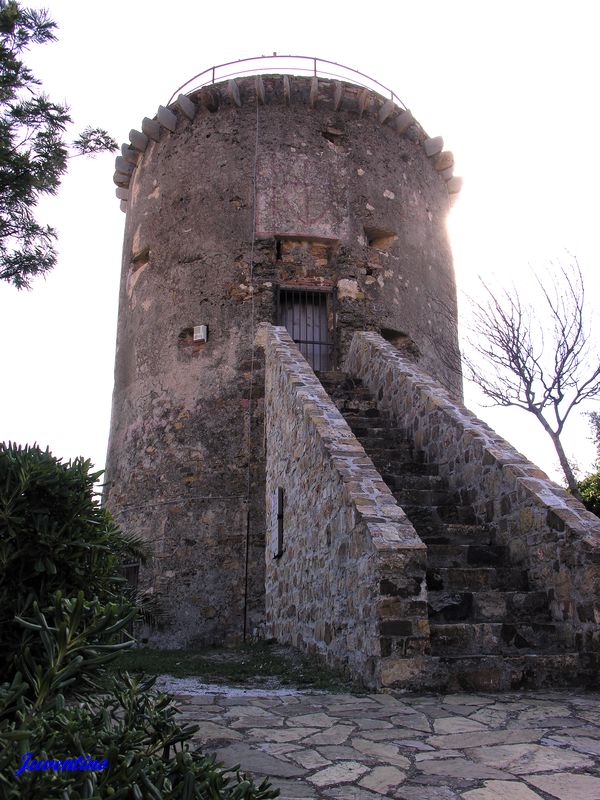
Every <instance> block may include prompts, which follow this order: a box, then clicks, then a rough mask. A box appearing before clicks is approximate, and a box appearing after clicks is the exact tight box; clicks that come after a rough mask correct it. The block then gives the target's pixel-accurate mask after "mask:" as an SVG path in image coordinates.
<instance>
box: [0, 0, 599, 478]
mask: <svg viewBox="0 0 600 800" xmlns="http://www.w3.org/2000/svg"><path fill="white" fill-rule="evenodd" d="M24 4H25V5H29V6H34V7H44V6H45V5H47V4H46V3H38V2H36V0H33V1H32V2H30V3H27V2H25V3H24ZM50 10H51V14H52V17H53V18H54V19H55V21H56V22H57V23H58V26H59V30H58V35H59V41H58V42H57V43H54V44H49V45H44V46H41V47H36V48H34V49H33V50H32V51H31V54H30V56H29V57H28V58H27V59H26V61H27V63H29V64H30V65H31V66H32V67H33V69H34V72H35V73H36V74H37V75H38V77H39V78H41V79H42V81H43V85H44V88H45V90H46V91H47V92H48V94H49V95H50V97H51V98H52V99H55V100H61V101H64V100H66V101H67V102H68V103H69V105H70V106H71V111H72V116H73V118H74V120H75V122H76V125H75V126H74V130H73V136H74V135H75V134H76V132H77V131H78V130H81V129H82V128H83V127H85V125H87V124H92V125H100V126H102V127H105V128H107V129H108V130H109V131H110V133H111V134H112V135H113V136H114V137H115V138H116V139H117V141H118V142H119V143H121V142H123V141H127V138H128V132H129V130H130V128H138V129H139V128H140V126H141V120H142V118H143V117H144V116H149V117H152V116H153V115H154V113H155V112H156V109H157V107H158V105H159V104H161V103H163V104H164V103H165V102H166V101H167V100H168V98H169V97H170V95H171V93H172V92H173V91H174V89H176V88H177V86H179V85H180V84H181V83H183V82H184V81H185V80H186V79H188V78H190V77H192V76H193V75H194V74H196V73H198V72H200V71H202V70H203V69H205V68H206V67H209V66H211V65H212V64H220V63H223V62H225V61H230V60H235V59H238V58H244V57H248V56H254V55H260V54H263V53H264V54H271V53H272V52H273V51H277V52H278V53H298V54H302V55H316V56H320V57H322V58H327V59H330V60H332V61H337V62H340V63H342V64H347V65H348V66H351V67H354V68H356V69H358V70H361V71H362V72H366V73H367V74H369V75H372V76H373V77H374V78H376V79H377V80H379V81H381V82H382V83H383V84H385V85H387V86H390V87H391V88H392V89H394V91H395V92H396V93H397V94H398V95H399V96H400V97H401V98H402V99H403V101H404V102H405V104H406V105H407V106H408V107H409V108H410V109H411V110H412V111H413V113H414V115H415V116H416V118H417V119H418V120H419V121H420V122H421V124H422V125H423V126H424V128H425V129H426V130H427V132H428V133H429V135H431V136H436V135H442V136H443V137H444V140H445V146H446V148H447V149H451V150H452V151H453V152H454V154H455V159H456V169H455V174H458V175H462V176H463V177H464V188H463V191H462V193H461V196H460V198H459V200H458V202H457V203H456V205H455V207H454V209H453V211H452V212H451V217H450V220H449V228H450V232H451V236H452V243H453V249H454V258H455V269H456V273H457V279H458V283H459V287H460V288H461V289H462V290H464V291H467V292H468V293H471V294H472V293H473V291H474V287H475V284H476V277H477V275H478V274H482V275H484V276H485V277H486V278H488V279H489V277H490V276H491V275H492V274H496V275H497V276H498V277H499V279H500V280H501V281H503V282H507V283H508V282H510V281H513V280H517V281H518V280H519V278H520V276H522V275H523V273H524V270H525V269H526V268H527V265H528V264H534V265H536V266H537V267H538V268H539V269H542V270H543V267H544V265H545V264H546V263H547V262H548V260H549V259H552V258H554V259H556V258H560V257H561V256H562V255H563V254H564V252H565V250H569V251H571V252H572V253H574V254H576V255H577V256H578V258H579V261H580V264H581V267H582V269H583V272H584V276H585V279H586V288H587V295H588V299H589V300H591V301H593V302H597V298H598V297H599V296H600V293H599V288H600V278H599V274H598V269H597V265H598V263H599V256H600V243H599V242H598V228H599V226H598V218H599V212H600V194H599V192H600V157H599V155H598V152H597V150H598V146H597V138H598V134H599V130H598V129H599V123H600V104H599V103H598V80H599V76H600V48H598V45H597V41H596V34H597V28H598V21H597V5H596V4H595V3H593V2H589V0H585V1H584V2H582V1H579V2H578V0H569V2H568V3H567V2H566V0H565V2H552V0H546V1H545V2H537V0H535V1H534V0H519V2H515V1H514V0H504V2H502V3H484V2H477V0H472V2H467V1H466V0H452V2H448V0H445V2H436V0H428V2H420V3H419V2H416V1H415V0H411V1H410V2H407V0H396V1H395V2H380V3H378V4H371V5H370V6H365V5H363V4H360V5H359V4H352V3H349V2H343V3H342V2H329V3H326V2H313V0H304V1H303V2H301V3H285V4H284V3H280V2H277V3H276V2H255V3H248V2H239V0H233V1H232V0H230V2H228V3H227V4H226V5H223V4H218V3H199V2H184V0H170V2H168V3H165V2H160V3H158V2H154V1H153V0H144V2H141V0H129V2H127V3H124V2H121V1H120V0H119V2H116V0H106V2H104V3H102V4H101V5H100V6H98V5H96V4H91V3H88V2H82V0H54V2H52V3H51V4H50ZM113 163H114V156H102V157H98V158H96V159H95V160H88V159H82V158H78V159H75V160H74V161H73V162H72V164H71V168H70V172H69V174H68V176H67V177H66V178H65V179H64V181H63V184H62V187H61V190H60V192H59V194H58V196H57V197H54V198H50V199H49V200H48V201H45V202H44V203H43V205H42V206H40V214H39V218H40V219H42V220H43V221H45V222H49V223H50V224H52V225H54V226H55V227H56V228H57V229H58V232H59V253H60V255H59V263H58V265H57V267H56V268H55V270H54V271H53V272H52V273H50V274H49V276H48V277H47V279H46V280H44V279H38V280H37V281H36V282H35V284H34V288H33V290H32V291H30V292H20V293H18V292H17V291H16V290H15V289H13V288H12V287H9V286H7V285H3V286H0V335H1V336H2V340H3V341H4V347H3V349H2V351H3V357H2V361H3V371H2V375H3V390H2V392H0V440H1V439H7V440H8V439H11V440H13V441H17V442H20V443H25V442H29V443H31V442H33V441H37V442H38V443H39V444H41V445H43V446H46V445H49V446H50V448H51V449H52V450H53V452H54V453H55V455H59V456H63V457H65V458H68V457H74V456H76V455H79V454H83V455H85V456H86V457H89V458H91V459H92V461H93V462H94V463H95V464H96V465H97V466H98V467H99V468H100V467H102V466H103V464H104V458H105V452H106V442H107V437H108V427H109V419H110V405H111V393H112V381H113V362H114V344H115V330H116V315H117V295H118V283H119V273H120V262H121V243H122V236H123V224H124V218H125V217H124V215H123V214H122V213H121V212H120V211H119V203H118V201H117V199H116V198H115V196H114V188H115V187H114V185H113V183H112V173H113V169H114V167H113ZM590 305H591V304H590ZM594 325H595V327H596V330H598V315H597V314H596V317H595V320H594ZM476 401H477V398H476V396H475V395H474V393H473V390H471V389H469V387H467V403H468V405H469V406H470V407H471V408H472V409H473V410H475V411H476V413H478V414H479V415H480V416H481V417H483V418H484V419H485V420H486V421H488V422H489V424H491V425H492V426H493V427H494V428H496V430H497V431H498V432H499V433H501V434H502V435H503V436H505V437H506V438H508V439H509V440H510V441H511V442H512V443H513V444H514V445H515V446H516V447H517V448H518V449H520V450H521V451H522V452H524V453H525V454H526V455H527V456H528V457H530V458H531V459H532V460H534V461H535V462H536V463H538V464H539V465H540V466H541V467H542V468H543V469H545V470H546V471H548V472H549V473H551V474H552V475H553V476H555V477H556V476H557V475H558V473H557V472H556V465H557V459H556V456H555V455H554V453H553V450H552V449H551V445H550V444H549V443H546V441H545V434H543V432H542V431H541V429H540V432H539V433H538V431H537V430H536V425H537V423H536V422H535V421H534V420H533V418H530V417H529V415H526V414H525V412H519V411H514V412H513V411H507V410H504V409H500V410H490V409H483V410H482V409H481V408H480V407H479V406H478V405H477V402H476ZM595 407H596V408H598V405H596V406H595ZM588 436H589V428H588V425H587V423H586V422H585V420H583V419H579V420H577V419H574V421H573V423H572V425H571V426H570V428H568V429H567V435H566V438H565V441H566V449H567V451H568V453H569V454H570V455H571V456H572V457H574V458H575V459H576V460H577V461H578V463H579V464H580V465H581V467H582V468H584V470H585V469H587V468H589V467H590V465H591V461H592V460H593V456H594V450H593V447H592V445H591V443H590V442H589V441H588V440H587V437H588Z"/></svg>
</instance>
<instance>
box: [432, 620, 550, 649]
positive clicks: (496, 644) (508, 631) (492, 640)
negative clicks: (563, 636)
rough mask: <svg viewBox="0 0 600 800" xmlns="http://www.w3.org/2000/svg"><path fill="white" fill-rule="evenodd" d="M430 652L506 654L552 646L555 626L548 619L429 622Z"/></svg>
mask: <svg viewBox="0 0 600 800" xmlns="http://www.w3.org/2000/svg"><path fill="white" fill-rule="evenodd" d="M429 629H430V632H431V654H432V655H434V656H435V655H439V656H453V655H454V656H459V655H466V656H468V655H474V656H475V655H494V654H498V653H505V654H507V655H510V654H512V653H514V652H515V650H517V651H518V650H523V651H525V652H531V651H536V650H545V649H548V648H549V647H553V648H554V649H555V650H556V649H557V648H556V638H557V637H556V626H555V625H553V624H552V623H551V622H452V623H448V622H446V623H441V624H440V623H433V624H430V626H429Z"/></svg>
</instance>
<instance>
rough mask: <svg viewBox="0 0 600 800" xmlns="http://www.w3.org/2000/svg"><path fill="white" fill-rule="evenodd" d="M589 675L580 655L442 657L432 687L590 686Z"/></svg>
mask: <svg viewBox="0 0 600 800" xmlns="http://www.w3.org/2000/svg"><path fill="white" fill-rule="evenodd" d="M592 673H593V669H590V668H586V667H585V666H584V664H583V663H582V660H581V659H580V657H579V654H578V653H572V652H563V653H558V652H547V653H541V652H538V653H519V654H518V655H510V656H509V655H485V656H442V657H440V658H439V659H438V661H437V670H436V674H435V677H434V679H433V681H432V684H433V686H432V688H433V687H435V689H436V691H438V692H439V691H444V692H499V691H506V690H510V689H544V688H550V687H555V686H566V685H571V686H585V685H589V684H590V683H592V681H593V679H594V678H593V674H592Z"/></svg>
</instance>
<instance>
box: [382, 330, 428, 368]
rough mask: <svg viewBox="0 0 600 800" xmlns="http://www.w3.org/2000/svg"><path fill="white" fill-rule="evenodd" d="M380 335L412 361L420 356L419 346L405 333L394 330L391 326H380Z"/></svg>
mask: <svg viewBox="0 0 600 800" xmlns="http://www.w3.org/2000/svg"><path fill="white" fill-rule="evenodd" d="M381 335H382V336H383V338H384V339H385V340H386V342H389V343H390V344H391V345H393V346H394V347H395V348H396V350H400V352H402V353H404V355H406V356H408V357H409V358H410V359H412V360H413V361H417V360H418V359H419V358H420V357H421V351H420V350H419V346H418V345H417V343H416V342H414V341H413V340H412V339H411V338H410V336H408V335H407V334H406V333H403V332H402V331H395V330H393V329H392V328H382V329H381Z"/></svg>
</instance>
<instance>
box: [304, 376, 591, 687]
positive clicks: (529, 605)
mask: <svg viewBox="0 0 600 800" xmlns="http://www.w3.org/2000/svg"><path fill="white" fill-rule="evenodd" d="M319 378H320V380H321V382H322V384H323V386H324V388H325V390H326V391H327V393H328V394H329V396H330V397H331V399H332V401H333V402H334V404H335V405H336V406H337V408H338V409H339V410H340V412H341V413H342V415H343V416H344V417H345V419H346V421H347V422H348V425H349V426H350V428H351V430H352V432H353V433H354V435H355V436H356V437H357V439H358V440H359V442H360V443H361V444H362V446H363V447H364V449H365V451H366V453H367V455H368V456H369V457H370V458H371V460H372V461H373V463H374V465H375V467H376V468H377V470H378V472H379V473H380V474H381V476H382V478H383V480H384V481H385V483H386V484H387V485H388V487H389V488H390V490H391V492H392V493H393V495H394V497H395V498H396V500H397V501H398V504H399V505H400V506H401V507H402V508H403V510H404V511H405V513H406V515H407V516H408V518H409V519H410V521H411V523H412V524H413V526H414V528H415V530H416V532H417V534H418V535H419V537H420V538H421V539H422V541H423V542H424V543H425V544H426V545H427V590H428V616H429V624H430V636H431V638H430V641H431V653H430V656H431V659H430V660H431V664H432V667H431V672H430V678H429V683H430V688H440V689H442V688H445V689H448V690H451V691H453V690H494V689H509V688H522V687H527V688H539V687H544V686H550V685H558V684H561V685H565V684H569V683H573V684H577V683H583V682H585V675H584V673H583V672H582V670H581V667H580V660H579V655H578V653H576V652H573V651H571V650H569V649H568V648H567V647H566V646H565V645H564V644H563V645H561V637H560V636H558V635H557V634H556V626H555V624H553V622H552V620H551V618H550V611H549V607H548V602H547V597H546V593H545V592H544V591H535V590H533V589H532V588H531V587H530V586H529V583H528V574H527V570H526V569H523V568H522V566H519V565H516V564H513V563H511V560H510V553H509V550H508V548H507V547H506V546H504V545H501V544H497V543H496V541H495V535H494V528H493V524H490V525H480V524H476V521H475V518H474V514H473V510H472V509H471V508H470V507H469V506H468V505H464V504H462V503H461V501H460V498H459V497H457V496H456V495H455V494H453V493H452V492H451V491H450V490H449V488H448V486H447V484H446V482H445V480H444V479H443V478H441V477H440V476H439V474H438V467H437V465H436V464H428V463H425V462H424V460H423V458H422V457H421V456H420V454H419V453H418V452H414V450H413V448H412V446H411V444H410V443H409V441H408V440H407V438H406V436H405V434H404V432H403V431H402V430H400V429H398V428H397V427H394V425H393V424H392V423H391V422H390V421H388V420H387V419H386V418H384V417H383V416H382V415H381V414H380V413H379V411H378V409H377V403H376V401H375V400H374V399H373V398H372V397H371V396H370V394H369V392H368V390H367V389H366V388H365V387H364V386H363V385H362V384H361V382H360V381H359V380H358V379H353V378H351V377H349V376H347V375H345V374H344V373H321V374H320V375H319ZM384 650H385V639H382V656H386V655H389V653H386V652H384ZM426 682H427V681H426Z"/></svg>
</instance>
